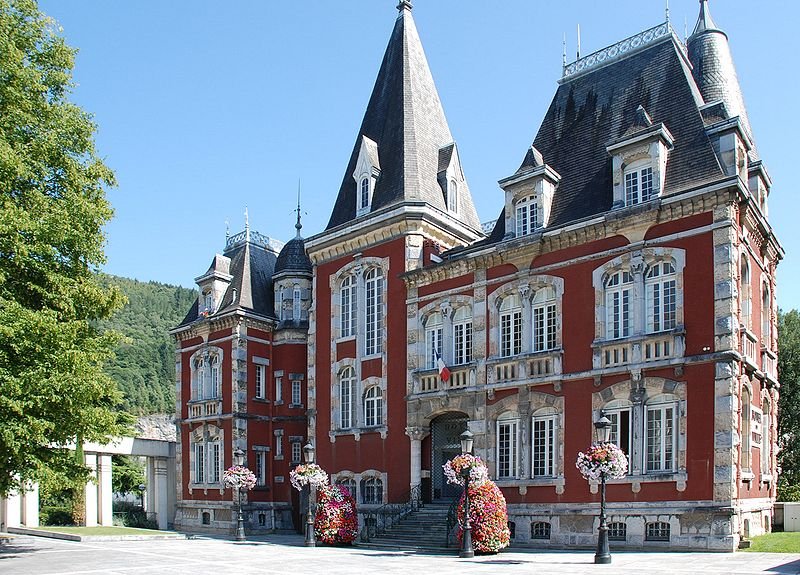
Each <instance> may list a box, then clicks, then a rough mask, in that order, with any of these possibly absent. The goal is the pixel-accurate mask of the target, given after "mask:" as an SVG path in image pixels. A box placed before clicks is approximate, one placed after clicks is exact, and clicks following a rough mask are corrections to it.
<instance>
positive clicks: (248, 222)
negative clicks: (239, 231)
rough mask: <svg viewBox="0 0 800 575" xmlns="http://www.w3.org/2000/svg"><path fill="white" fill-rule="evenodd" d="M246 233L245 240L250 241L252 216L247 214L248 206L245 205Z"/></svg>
mask: <svg viewBox="0 0 800 575" xmlns="http://www.w3.org/2000/svg"><path fill="white" fill-rule="evenodd" d="M244 235H245V238H244V239H245V241H248V242H249V241H250V216H249V215H248V214H247V206H245V207H244Z"/></svg>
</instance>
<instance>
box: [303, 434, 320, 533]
mask: <svg viewBox="0 0 800 575" xmlns="http://www.w3.org/2000/svg"><path fill="white" fill-rule="evenodd" d="M303 457H304V458H305V460H306V463H314V446H313V445H311V442H310V441H309V442H308V443H306V444H305V446H304V447H303ZM303 489H304V490H305V492H306V505H307V506H308V509H307V511H306V540H305V546H306V547H315V546H316V545H317V542H316V541H315V540H314V514H313V512H312V511H311V496H312V494H313V491H312V489H311V484H310V483H306V484H305V485H304V486H303Z"/></svg>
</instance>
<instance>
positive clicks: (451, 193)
mask: <svg viewBox="0 0 800 575" xmlns="http://www.w3.org/2000/svg"><path fill="white" fill-rule="evenodd" d="M447 209H448V210H450V211H451V212H453V213H454V214H457V213H458V182H456V180H455V178H451V179H450V185H449V186H448V188H447Z"/></svg>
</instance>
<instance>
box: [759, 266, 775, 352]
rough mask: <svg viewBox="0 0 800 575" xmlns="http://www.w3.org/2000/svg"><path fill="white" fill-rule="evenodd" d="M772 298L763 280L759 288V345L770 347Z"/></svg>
mask: <svg viewBox="0 0 800 575" xmlns="http://www.w3.org/2000/svg"><path fill="white" fill-rule="evenodd" d="M771 315H772V299H771V298H770V291H769V285H768V284H767V282H764V284H763V287H762V288H761V345H763V346H764V347H765V348H767V349H770V348H771V346H772V319H771Z"/></svg>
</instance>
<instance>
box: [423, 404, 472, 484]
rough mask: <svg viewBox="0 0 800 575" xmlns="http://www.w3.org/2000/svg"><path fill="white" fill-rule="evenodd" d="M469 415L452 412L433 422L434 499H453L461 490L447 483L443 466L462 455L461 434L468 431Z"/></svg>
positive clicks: (432, 473) (432, 482)
mask: <svg viewBox="0 0 800 575" xmlns="http://www.w3.org/2000/svg"><path fill="white" fill-rule="evenodd" d="M467 419H468V418H467V415H466V414H465V413H461V412H460V411H452V412H450V413H445V414H443V415H440V416H439V417H437V418H436V419H434V420H433V421H431V460H432V461H431V480H432V481H431V484H432V487H433V499H452V498H454V497H458V496H459V495H461V488H460V487H459V486H457V485H452V484H450V483H447V479H446V478H445V476H444V470H443V469H442V465H444V463H445V462H446V461H447V460H449V459H452V458H453V457H455V456H456V455H459V454H460V453H461V437H460V436H461V434H462V433H464V431H466V429H467Z"/></svg>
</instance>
